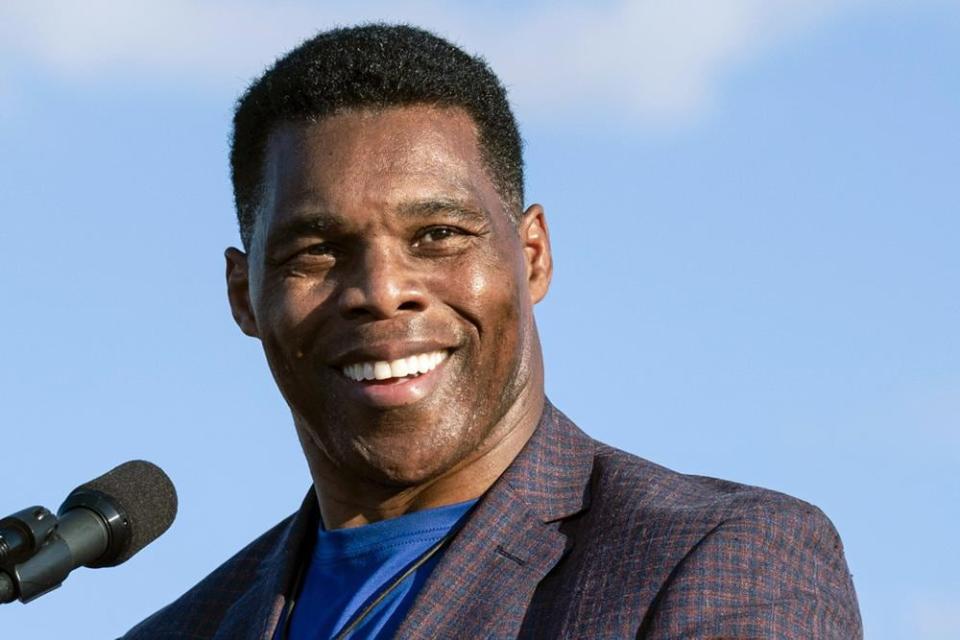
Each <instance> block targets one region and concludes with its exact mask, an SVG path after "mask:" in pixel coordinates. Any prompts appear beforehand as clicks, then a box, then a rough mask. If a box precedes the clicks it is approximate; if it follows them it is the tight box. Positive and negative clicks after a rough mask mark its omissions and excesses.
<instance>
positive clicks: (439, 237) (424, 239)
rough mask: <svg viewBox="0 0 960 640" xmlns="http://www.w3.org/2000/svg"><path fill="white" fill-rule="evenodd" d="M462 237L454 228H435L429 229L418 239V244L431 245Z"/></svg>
mask: <svg viewBox="0 0 960 640" xmlns="http://www.w3.org/2000/svg"><path fill="white" fill-rule="evenodd" d="M458 235H461V232H460V231H459V230H457V229H454V228H452V227H434V228H432V229H427V230H426V231H424V232H423V233H422V234H420V237H419V238H418V239H417V244H418V245H420V244H430V243H434V242H443V241H444V240H447V239H449V238H452V237H454V236H458Z"/></svg>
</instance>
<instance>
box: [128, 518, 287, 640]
mask: <svg viewBox="0 0 960 640" xmlns="http://www.w3.org/2000/svg"><path fill="white" fill-rule="evenodd" d="M294 517H295V516H293V515H292V516H290V517H288V518H286V519H285V520H283V521H282V522H280V523H279V524H277V525H276V526H274V527H273V528H271V529H270V530H269V531H267V532H266V533H264V534H263V535H261V536H260V537H258V538H257V539H256V540H254V541H253V542H251V543H250V544H248V545H247V546H246V547H244V548H243V549H241V550H240V551H239V552H237V553H236V554H235V555H233V556H232V557H231V558H230V559H229V560H227V561H226V562H224V563H223V564H222V565H220V566H219V567H217V568H216V569H215V570H213V571H212V572H211V573H210V574H208V575H207V576H206V577H205V578H203V580H201V581H200V582H198V583H197V584H196V585H195V586H193V587H192V588H191V589H190V590H189V591H187V592H186V593H184V594H183V595H182V596H180V597H179V598H177V600H175V601H174V602H172V603H170V604H169V605H167V606H166V607H164V608H163V609H161V610H159V611H157V612H156V613H154V614H153V615H152V616H150V617H149V618H147V619H145V620H144V621H142V622H141V623H140V624H138V625H137V626H136V627H134V628H133V629H131V630H130V631H129V632H127V634H126V635H124V636H123V640H147V639H150V640H156V639H159V638H164V639H167V638H170V639H173V638H188V637H189V638H212V637H213V636H214V634H215V633H216V632H217V629H218V628H219V626H220V624H221V622H222V621H223V619H224V618H225V616H226V615H227V613H228V611H229V610H230V608H231V607H232V606H233V605H234V604H235V603H236V602H237V601H238V600H239V599H240V598H241V597H242V596H243V595H244V594H245V593H246V592H247V591H248V590H249V589H250V588H251V586H252V585H254V584H255V583H256V581H257V579H258V574H260V573H261V572H262V570H263V565H264V562H265V561H266V560H267V559H269V557H270V556H271V555H273V554H274V553H275V552H276V550H277V548H278V546H279V545H281V544H282V542H281V541H282V539H283V538H284V537H285V533H286V532H287V531H288V530H289V528H290V524H291V521H292V520H293V518H294Z"/></svg>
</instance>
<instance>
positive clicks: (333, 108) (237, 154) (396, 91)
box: [230, 24, 523, 249]
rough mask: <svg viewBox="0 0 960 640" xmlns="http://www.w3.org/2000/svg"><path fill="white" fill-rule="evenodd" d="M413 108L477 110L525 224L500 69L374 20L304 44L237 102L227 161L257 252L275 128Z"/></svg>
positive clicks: (506, 193) (502, 184)
mask: <svg viewBox="0 0 960 640" xmlns="http://www.w3.org/2000/svg"><path fill="white" fill-rule="evenodd" d="M413 104H430V105H435V106H445V107H460V108H462V109H463V110H464V111H466V112H467V113H468V114H470V116H471V117H472V118H473V121H474V124H475V125H476V127H477V134H478V136H479V140H480V146H481V150H482V153H483V156H484V161H485V164H486V165H487V169H488V170H489V172H490V175H491V177H492V179H493V182H494V184H495V185H496V186H497V189H498V192H499V193H500V195H501V197H502V198H503V200H504V204H505V206H506V207H507V209H508V211H509V212H510V215H511V216H513V217H514V219H515V220H519V217H520V214H521V212H522V209H523V156H522V149H521V147H522V141H521V139H520V133H519V131H518V129H517V123H516V120H515V119H514V117H513V113H512V112H511V110H510V105H509V103H508V102H507V96H506V92H505V91H504V89H503V86H502V85H501V84H500V82H499V81H498V80H497V77H496V75H494V73H493V72H492V71H491V70H490V68H489V67H488V66H487V65H486V63H485V62H484V61H483V60H482V59H480V58H477V57H473V56H470V55H468V54H467V53H465V52H463V51H461V50H460V49H458V48H457V47H455V46H453V45H452V44H450V43H449V42H447V41H446V40H443V39H442V38H439V37H437V36H435V35H433V34H431V33H429V32H427V31H424V30H422V29H417V28H415V27H409V26H394V25H382V24H372V25H365V26H361V27H352V28H344V29H335V30H332V31H327V32H324V33H321V34H319V35H317V36H315V37H313V38H311V39H309V40H307V41H306V42H304V43H303V44H301V45H300V46H299V47H297V48H296V49H294V50H293V51H291V52H290V53H288V54H287V55H286V56H284V57H283V58H281V59H280V60H278V61H277V62H276V63H275V64H274V66H273V67H271V68H270V69H268V70H267V71H266V72H265V73H264V74H263V76H262V77H260V78H259V79H258V80H257V81H256V82H254V83H253V84H252V85H251V86H250V88H249V89H248V90H247V91H246V93H245V94H244V95H243V96H242V97H241V98H240V100H239V101H238V103H237V109H236V114H235V116H234V121H233V144H232V148H231V152H230V165H231V171H232V177H233V192H234V199H235V201H236V208H237V217H238V221H239V224H240V235H241V238H242V240H243V244H244V247H246V248H247V249H249V248H250V242H251V239H252V237H253V233H254V229H255V227H256V219H257V211H258V208H259V206H260V196H261V190H262V182H263V164H264V153H265V150H266V144H267V139H268V137H269V135H270V133H271V132H272V131H273V129H274V128H275V127H276V126H277V125H278V124H281V123H284V122H310V121H317V120H321V119H323V118H325V117H327V116H329V115H332V114H334V113H337V112H340V111H343V110H347V109H360V108H370V109H376V108H384V107H391V106H406V105H413Z"/></svg>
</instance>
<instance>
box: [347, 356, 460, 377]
mask: <svg viewBox="0 0 960 640" xmlns="http://www.w3.org/2000/svg"><path fill="white" fill-rule="evenodd" d="M447 355H448V353H447V351H446V350H443V349H441V350H438V351H429V352H427V353H418V354H414V355H411V356H407V357H406V358H397V359H396V360H390V361H387V360H377V361H370V362H355V363H353V364H348V365H346V366H345V367H343V368H342V369H341V371H342V372H343V375H345V376H346V377H348V378H350V379H351V380H355V381H356V382H362V381H364V380H389V379H391V378H408V377H417V376H420V375H423V374H424V373H429V372H430V371H433V370H434V369H436V368H437V366H438V365H439V364H440V363H441V362H443V361H444V360H446V359H447Z"/></svg>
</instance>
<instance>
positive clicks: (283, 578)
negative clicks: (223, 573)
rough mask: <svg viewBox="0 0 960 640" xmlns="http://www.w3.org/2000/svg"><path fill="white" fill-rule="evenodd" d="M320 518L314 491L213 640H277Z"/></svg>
mask: <svg viewBox="0 0 960 640" xmlns="http://www.w3.org/2000/svg"><path fill="white" fill-rule="evenodd" d="M318 518H319V512H318V509H317V499H316V495H315V494H314V492H313V488H312V487H311V488H310V491H309V492H308V493H307V497H306V498H305V499H304V501H303V504H302V505H301V506H300V510H299V511H297V513H296V515H295V516H294V517H293V519H292V520H291V521H290V524H289V525H288V526H287V528H286V530H285V531H284V532H283V533H282V535H281V536H280V539H279V540H278V542H277V544H276V546H275V547H274V548H273V549H272V550H271V552H270V553H269V554H267V555H266V556H264V558H263V561H262V562H261V563H260V567H259V569H258V571H257V573H256V575H255V576H254V578H253V580H252V582H251V584H250V585H249V588H248V589H247V590H246V592H245V593H244V594H243V595H242V596H240V598H238V599H237V601H236V602H235V603H234V604H233V606H232V607H231V608H230V610H229V611H228V612H227V614H226V615H225V616H224V619H223V624H221V625H220V627H219V628H218V629H217V634H216V635H215V636H214V637H213V640H273V636H274V633H275V632H276V628H277V625H278V623H279V622H280V618H281V616H282V614H283V609H284V607H285V605H286V603H287V597H286V595H285V594H287V593H289V592H290V591H291V590H292V589H293V588H294V587H293V583H294V582H295V580H296V576H297V572H298V570H299V568H300V566H301V565H302V564H303V562H304V558H306V559H307V561H309V558H310V553H311V549H310V548H309V547H310V546H311V545H312V542H313V540H314V538H315V535H314V533H315V531H316V528H317V526H318V524H319V519H318Z"/></svg>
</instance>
